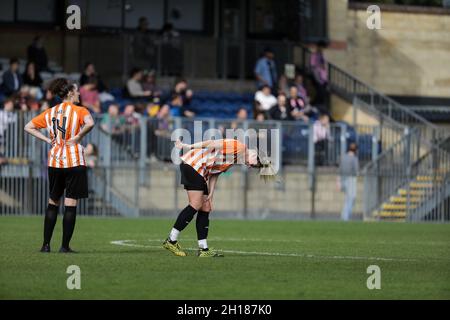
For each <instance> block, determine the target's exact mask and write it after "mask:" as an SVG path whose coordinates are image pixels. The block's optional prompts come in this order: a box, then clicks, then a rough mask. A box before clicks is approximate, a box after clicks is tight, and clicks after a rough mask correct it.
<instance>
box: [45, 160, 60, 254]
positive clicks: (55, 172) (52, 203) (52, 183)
mask: <svg viewBox="0 0 450 320" xmlns="http://www.w3.org/2000/svg"><path fill="white" fill-rule="evenodd" d="M61 173H62V172H61V171H60V169H57V168H52V167H49V168H48V182H49V193H50V197H49V199H48V205H47V210H46V211H45V218H44V241H43V243H42V248H41V252H50V241H51V239H52V236H53V230H54V229H55V225H56V220H57V218H58V209H59V201H60V199H61V197H62V195H63V193H64V187H65V186H64V177H63V176H62V175H61Z"/></svg>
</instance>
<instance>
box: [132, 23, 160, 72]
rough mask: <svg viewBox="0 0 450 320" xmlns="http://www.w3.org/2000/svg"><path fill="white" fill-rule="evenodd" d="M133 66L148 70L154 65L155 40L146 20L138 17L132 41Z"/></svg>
mask: <svg viewBox="0 0 450 320" xmlns="http://www.w3.org/2000/svg"><path fill="white" fill-rule="evenodd" d="M132 50H133V58H132V59H133V62H132V63H133V65H135V66H136V67H138V68H141V69H150V68H151V67H154V66H155V65H156V46H155V39H154V37H153V36H152V34H151V33H150V30H149V28H148V19H147V18H146V17H140V18H139V22H138V27H137V29H136V32H135V34H134V35H133V39H132Z"/></svg>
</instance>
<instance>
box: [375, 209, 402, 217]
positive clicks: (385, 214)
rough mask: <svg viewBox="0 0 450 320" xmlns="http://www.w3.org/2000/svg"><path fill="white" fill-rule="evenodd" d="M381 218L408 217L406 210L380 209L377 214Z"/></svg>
mask: <svg viewBox="0 0 450 320" xmlns="http://www.w3.org/2000/svg"><path fill="white" fill-rule="evenodd" d="M376 216H377V217H380V218H406V212H405V211H383V210H382V211H379V212H378V214H377V215H376Z"/></svg>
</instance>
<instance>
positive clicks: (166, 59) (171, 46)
mask: <svg viewBox="0 0 450 320" xmlns="http://www.w3.org/2000/svg"><path fill="white" fill-rule="evenodd" d="M159 35H160V38H161V51H162V54H161V59H162V61H161V72H162V74H167V75H169V76H177V75H180V74H181V73H182V69H183V65H182V64H181V63H182V61H183V57H182V50H181V39H180V33H179V32H178V31H177V30H175V28H174V26H173V24H172V23H166V24H164V26H163V27H162V29H161V31H160V32H159Z"/></svg>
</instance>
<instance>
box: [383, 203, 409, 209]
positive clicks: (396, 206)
mask: <svg viewBox="0 0 450 320" xmlns="http://www.w3.org/2000/svg"><path fill="white" fill-rule="evenodd" d="M381 207H382V208H383V210H407V209H408V205H406V204H394V203H383V205H382V206H381ZM415 208H417V206H416V205H409V209H415Z"/></svg>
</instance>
